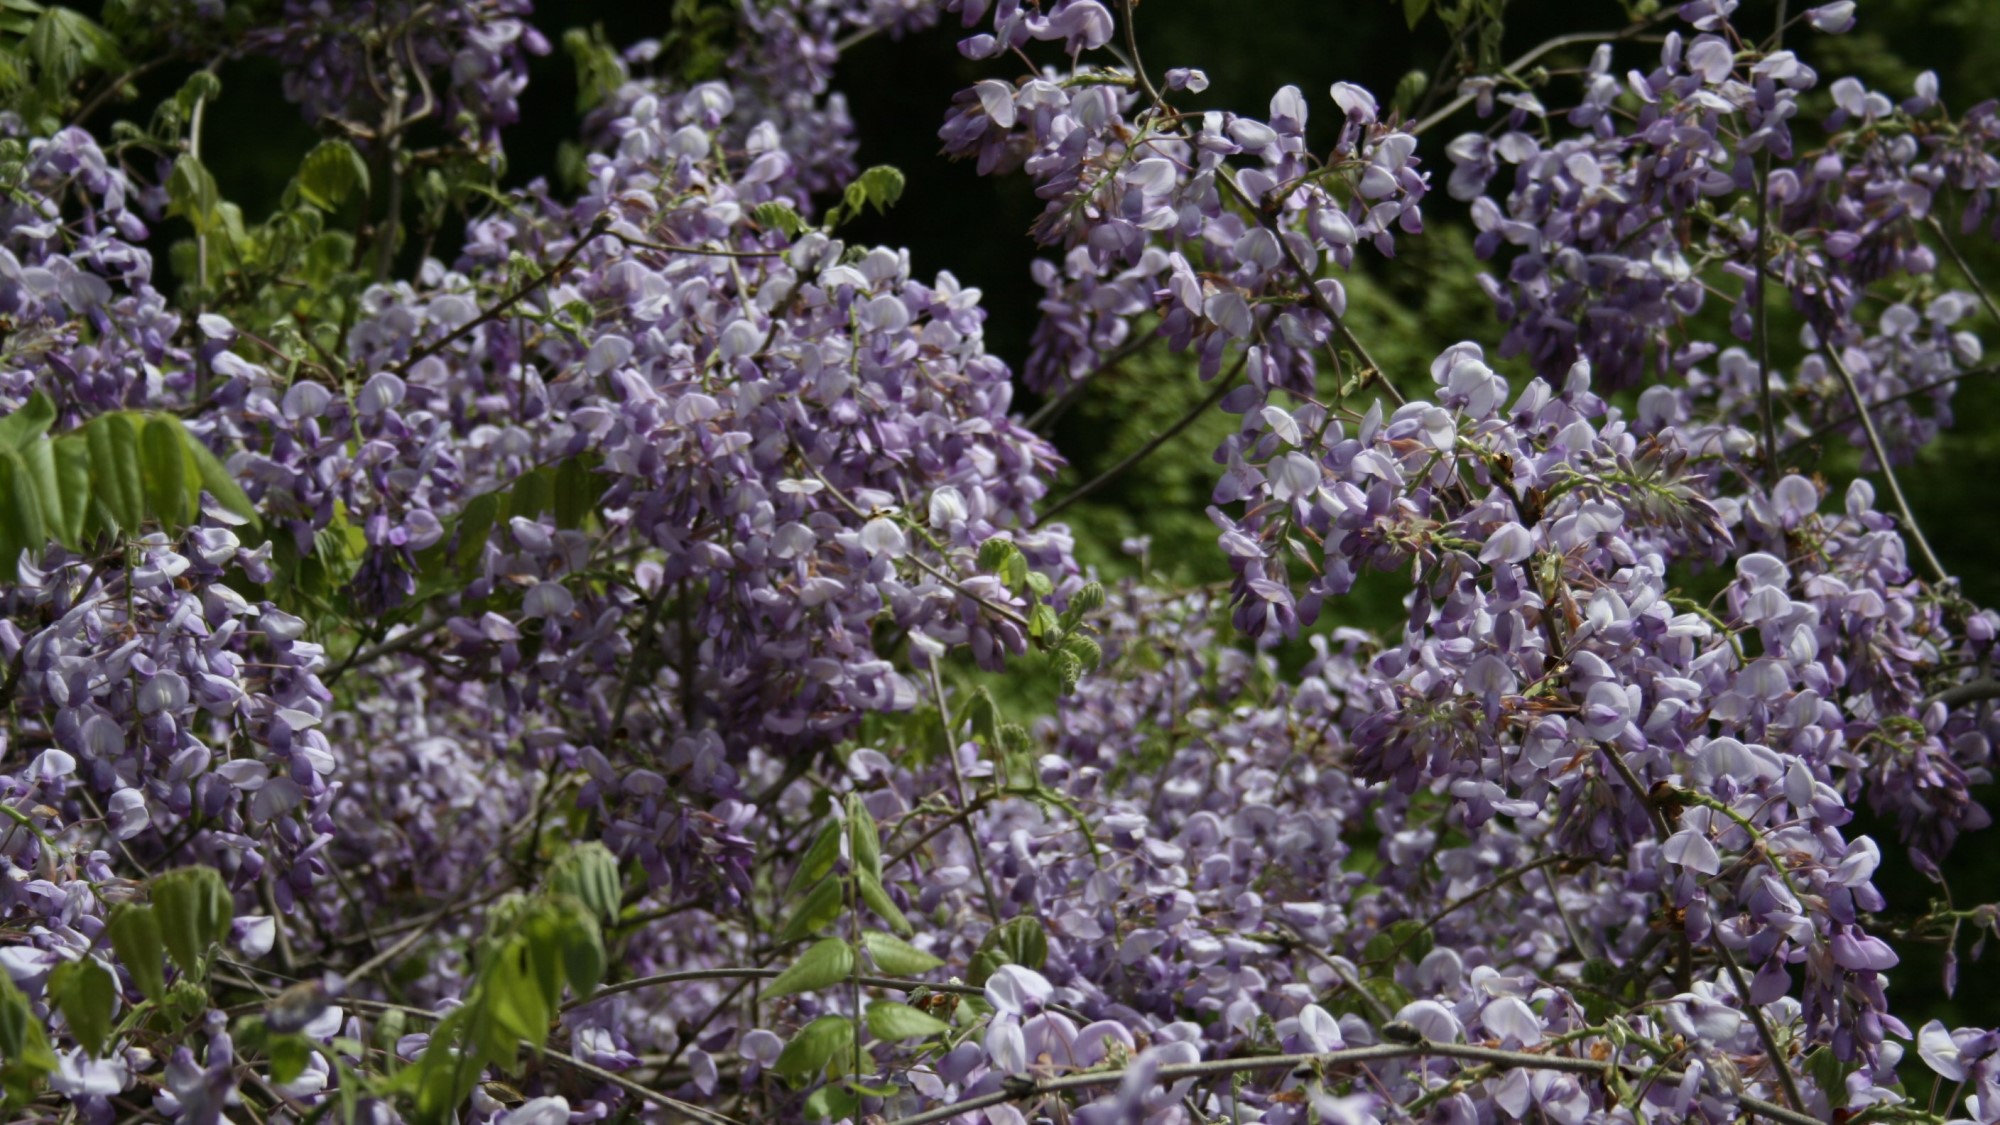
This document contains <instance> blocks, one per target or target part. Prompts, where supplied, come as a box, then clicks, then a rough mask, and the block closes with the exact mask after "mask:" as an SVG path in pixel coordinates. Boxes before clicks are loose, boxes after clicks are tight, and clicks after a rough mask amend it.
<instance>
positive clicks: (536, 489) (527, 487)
mask: <svg viewBox="0 0 2000 1125" xmlns="http://www.w3.org/2000/svg"><path fill="white" fill-rule="evenodd" d="M507 497H508V499H507V515H508V517H509V518H510V519H511V518H517V517H518V518H521V519H534V518H535V517H537V516H539V515H541V514H542V513H543V512H546V511H548V510H549V509H550V508H552V507H554V506H555V498H556V490H555V483H554V474H552V473H550V472H549V471H548V470H547V469H532V470H530V471H528V472H525V473H522V474H521V475H520V476H519V477H516V478H515V480H514V487H513V488H511V489H509V490H508V493H507Z"/></svg>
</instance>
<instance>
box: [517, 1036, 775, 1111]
mask: <svg viewBox="0 0 2000 1125" xmlns="http://www.w3.org/2000/svg"><path fill="white" fill-rule="evenodd" d="M542 1054H543V1055H544V1057H546V1058H548V1059H550V1060H551V1061H553V1062H556V1063H559V1064H561V1065H563V1066H566V1067H569V1068H570V1069H571V1070H574V1071H576V1072H577V1073H579V1074H583V1075H588V1076H589V1077H591V1078H595V1079H597V1080H598V1081H599V1082H604V1083H607V1084H609V1085H612V1086H616V1087H618V1088H619V1089H620V1090H623V1091H625V1092H626V1093H628V1094H630V1095H632V1096H633V1097H635V1098H638V1099H639V1100H641V1101H645V1102H651V1103H652V1104H654V1105H656V1106H660V1107H662V1108H665V1109H671V1110H674V1111H675V1112H678V1113H682V1114H686V1115H687V1116H688V1117H691V1118H693V1119H694V1120H696V1121H700V1122H702V1123H703V1125H742V1123H741V1122H739V1121H737V1120H736V1119H735V1118H733V1117H725V1116H724V1115H722V1114H720V1113H717V1112H715V1111H714V1110H709V1109H703V1108H702V1107H700V1106H698V1105H695V1104H694V1103H693V1102H684V1101H682V1100H680V1099H679V1098H673V1097H668V1096H667V1095H665V1094H662V1093H660V1092H659V1091H657V1090H649V1089H647V1088H646V1087H644V1086H641V1085H639V1084H638V1083H637V1082H634V1081H632V1080H631V1079H630V1078H626V1077H624V1076H623V1075H620V1074H616V1073H614V1072H612V1071H609V1070H606V1069H604V1068H603V1067H601V1066H592V1065H591V1064H590V1063H587V1062H584V1061H583V1060H582V1059H580V1058H577V1057H576V1056H575V1055H571V1054H565V1053H563V1052H562V1051H547V1050H545V1051H543V1052H542Z"/></svg>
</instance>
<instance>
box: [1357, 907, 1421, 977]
mask: <svg viewBox="0 0 2000 1125" xmlns="http://www.w3.org/2000/svg"><path fill="white" fill-rule="evenodd" d="M1431 944H1432V937H1431V930H1430V927H1429V926H1426V925H1424V923H1423V922H1422V921H1421V920H1420V919H1416V918H1404V919H1402V920H1400V921H1396V922H1391V923H1389V925H1387V926H1385V927H1383V928H1382V931H1381V932H1380V933H1378V934H1376V935H1375V936H1374V937H1372V938H1369V939H1368V944H1367V945H1365V946H1363V947H1362V950H1361V956H1362V958H1363V959H1364V960H1366V961H1367V962H1369V963H1370V964H1376V965H1382V966H1385V967H1386V966H1391V965H1394V964H1396V963H1397V962H1399V961H1405V960H1407V961H1409V962H1410V963H1411V964H1413V965H1414V964H1416V963H1417V962H1419V961H1422V960H1423V959H1424V957H1425V956H1427V955H1428V954H1429V953H1430V951H1431Z"/></svg>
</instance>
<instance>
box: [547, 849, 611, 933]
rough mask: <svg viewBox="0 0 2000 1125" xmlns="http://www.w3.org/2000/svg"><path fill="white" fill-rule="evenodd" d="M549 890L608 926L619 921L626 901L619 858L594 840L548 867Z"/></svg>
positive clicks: (565, 851)
mask: <svg viewBox="0 0 2000 1125" xmlns="http://www.w3.org/2000/svg"><path fill="white" fill-rule="evenodd" d="M549 886H551V887H553V888H554V889H556V890H557V891H560V892H562V893H563V894H566V895H569V896H571V897H572V898H575V899H576V900H577V901H578V902H581V903H583V905H584V906H586V907H588V908H589V909H590V912H591V913H592V914H594V915H596V917H597V920H598V921H600V922H605V923H611V922H616V921H617V920H618V911H619V909H620V908H621V907H622V905H623V904H624V901H625V892H624V885H623V881H622V880H621V879H620V877H619V874H618V857H617V856H614V855H612V854H611V849H610V848H607V847H605V846H604V845H603V844H600V843H598V842H597V841H595V840H588V841H585V842H583V843H580V844H579V843H573V844H570V845H568V846H567V847H565V848H564V849H563V851H562V854H560V855H558V856H556V858H555V860H554V862H552V863H550V864H549Z"/></svg>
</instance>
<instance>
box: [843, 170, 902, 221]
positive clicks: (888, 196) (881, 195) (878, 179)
mask: <svg viewBox="0 0 2000 1125" xmlns="http://www.w3.org/2000/svg"><path fill="white" fill-rule="evenodd" d="M905 183H906V181H905V180H904V179H903V173H902V171H901V170H899V169H897V168H895V167H893V166H891V165H888V164H877V165H875V166H874V167H873V168H870V169H868V170H867V171H865V172H863V173H861V176H860V178H858V179H856V180H855V181H854V182H853V183H852V184H850V185H848V190H849V191H850V192H852V191H853V190H854V189H855V188H859V189H861V198H862V199H863V200H864V201H865V202H868V203H871V204H873V205H874V206H875V209H876V210H877V211H887V210H888V209H889V208H891V207H894V206H895V205H896V201H897V200H899V199H901V198H903V187H904V185H905ZM855 209H856V210H859V208H858V207H856V208H855Z"/></svg>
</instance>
